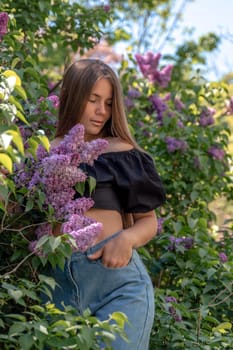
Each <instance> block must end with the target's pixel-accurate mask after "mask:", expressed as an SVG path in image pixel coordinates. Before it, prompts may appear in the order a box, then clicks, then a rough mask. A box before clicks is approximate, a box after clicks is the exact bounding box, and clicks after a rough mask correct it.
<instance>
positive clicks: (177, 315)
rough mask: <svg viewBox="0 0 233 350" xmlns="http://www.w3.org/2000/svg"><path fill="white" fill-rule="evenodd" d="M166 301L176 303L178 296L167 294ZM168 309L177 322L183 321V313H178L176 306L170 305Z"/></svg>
mask: <svg viewBox="0 0 233 350" xmlns="http://www.w3.org/2000/svg"><path fill="white" fill-rule="evenodd" d="M165 301H166V303H168V304H169V303H174V304H177V300H176V298H175V297H173V296H167V297H165ZM168 311H169V313H170V315H171V316H172V317H173V318H174V320H175V321H176V322H181V321H182V316H181V315H179V314H177V311H176V309H175V307H174V306H172V305H171V306H169V307H168Z"/></svg>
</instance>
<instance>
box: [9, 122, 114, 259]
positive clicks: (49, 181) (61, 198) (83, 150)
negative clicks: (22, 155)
mask: <svg viewBox="0 0 233 350" xmlns="http://www.w3.org/2000/svg"><path fill="white" fill-rule="evenodd" d="M107 144H108V142H107V141H106V140H101V139H97V140H94V141H91V142H85V141H84V126H83V125H81V124H77V125H75V126H74V127H73V128H72V129H71V130H70V132H69V133H68V134H67V135H66V136H65V137H64V139H63V141H62V142H61V143H60V144H59V145H58V146H57V147H53V148H51V149H50V152H46V151H45V149H43V147H40V146H39V147H38V149H37V160H36V159H34V158H32V157H29V158H28V161H27V162H25V163H24V164H22V165H21V166H19V167H18V168H19V171H18V174H17V175H16V184H17V186H19V187H20V186H26V187H27V188H28V189H29V190H30V191H31V194H33V193H34V192H36V191H37V189H38V187H40V188H41V189H42V191H43V192H44V194H45V203H44V204H43V208H44V210H45V211H46V210H48V208H50V207H52V209H53V210H54V218H55V219H56V220H57V221H60V222H63V231H62V232H65V233H69V234H70V235H71V236H72V237H73V238H75V241H76V243H77V246H78V249H79V250H82V251H83V250H85V249H86V248H87V247H88V246H90V245H91V244H92V243H93V242H94V241H95V239H96V237H97V235H98V234H99V233H100V232H101V230H102V224H101V223H98V222H96V221H95V220H92V219H90V218H87V217H85V216H84V213H85V211H87V210H89V209H90V208H91V207H92V206H93V204H94V202H93V200H92V199H91V198H84V197H83V198H79V199H75V198H74V196H75V193H76V191H75V190H74V187H75V185H76V184H77V183H79V182H84V181H85V180H86V179H87V175H86V174H85V173H84V172H83V171H82V170H81V168H79V165H80V163H81V162H85V163H88V164H92V163H93V161H94V160H95V159H97V157H98V156H99V155H100V154H101V153H102V152H103V150H104V148H105V147H106V146H107ZM74 219H75V222H74ZM50 233H51V227H50V226H42V227H41V228H38V231H36V236H37V238H39V237H40V236H41V235H43V234H50ZM35 245H36V241H33V242H31V243H30V247H29V249H32V250H33V249H34V248H35ZM37 253H38V252H37Z"/></svg>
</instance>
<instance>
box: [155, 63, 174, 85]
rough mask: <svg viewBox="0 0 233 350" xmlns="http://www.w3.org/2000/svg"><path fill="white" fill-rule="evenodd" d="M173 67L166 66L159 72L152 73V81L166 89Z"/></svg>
mask: <svg viewBox="0 0 233 350" xmlns="http://www.w3.org/2000/svg"><path fill="white" fill-rule="evenodd" d="M172 70H173V65H171V64H168V65H167V66H165V67H164V68H163V69H162V70H161V71H160V72H159V71H157V72H155V73H154V76H153V78H152V79H153V80H152V81H154V82H157V83H158V84H159V85H160V86H161V87H163V88H166V87H167V86H168V84H169V82H170V80H171V75H172Z"/></svg>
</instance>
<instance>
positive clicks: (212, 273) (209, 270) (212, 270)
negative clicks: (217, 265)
mask: <svg viewBox="0 0 233 350" xmlns="http://www.w3.org/2000/svg"><path fill="white" fill-rule="evenodd" d="M215 272H216V269H214V268H210V269H208V270H207V277H208V279H209V278H210V277H211V276H213V275H214V274H215Z"/></svg>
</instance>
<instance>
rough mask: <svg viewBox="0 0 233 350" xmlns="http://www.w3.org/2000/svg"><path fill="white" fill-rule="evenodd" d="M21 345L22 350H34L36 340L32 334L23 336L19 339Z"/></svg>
mask: <svg viewBox="0 0 233 350" xmlns="http://www.w3.org/2000/svg"><path fill="white" fill-rule="evenodd" d="M19 344H20V345H21V349H23V350H29V349H31V348H32V346H33V344H34V339H33V336H32V335H31V334H23V335H21V336H20V337H19Z"/></svg>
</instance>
